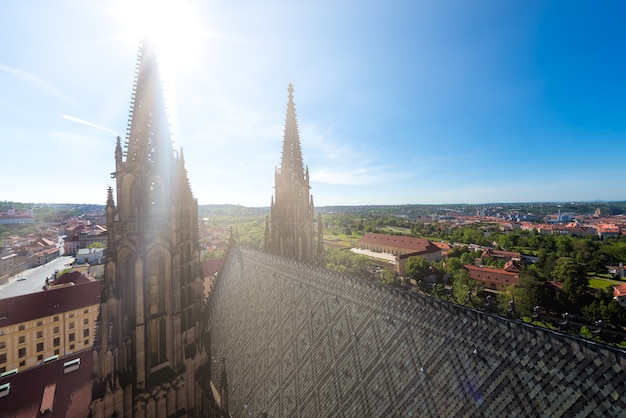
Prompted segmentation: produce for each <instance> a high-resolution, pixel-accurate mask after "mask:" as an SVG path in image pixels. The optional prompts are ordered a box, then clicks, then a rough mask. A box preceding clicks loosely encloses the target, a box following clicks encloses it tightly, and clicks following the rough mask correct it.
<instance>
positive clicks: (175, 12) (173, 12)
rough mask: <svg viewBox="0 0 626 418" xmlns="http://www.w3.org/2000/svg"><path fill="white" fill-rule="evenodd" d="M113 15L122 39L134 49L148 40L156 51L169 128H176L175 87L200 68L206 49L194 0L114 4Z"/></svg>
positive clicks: (118, 0) (126, 0)
mask: <svg viewBox="0 0 626 418" xmlns="http://www.w3.org/2000/svg"><path fill="white" fill-rule="evenodd" d="M111 6H112V7H113V10H112V12H113V15H114V17H115V19H116V20H117V21H118V22H119V24H120V25H121V30H122V32H123V33H122V34H121V35H122V37H123V38H124V39H127V40H128V42H129V43H130V44H131V47H133V48H137V47H138V46H139V42H140V40H141V39H144V38H149V39H150V41H151V43H152V45H154V46H155V47H156V50H157V55H158V61H159V72H160V73H161V81H162V83H163V86H164V88H165V92H166V98H167V102H168V108H169V111H168V113H169V117H170V124H173V125H174V126H176V125H177V112H176V108H177V103H176V97H177V84H180V82H181V80H184V79H185V78H186V76H187V75H188V74H189V72H190V71H197V70H198V68H199V67H200V63H199V57H200V56H201V55H202V52H203V49H204V48H206V45H205V40H206V39H207V35H206V33H207V30H206V24H205V25H203V24H202V23H201V17H202V15H203V13H202V10H201V3H200V2H199V1H197V0H116V1H115V2H114V3H112V4H111Z"/></svg>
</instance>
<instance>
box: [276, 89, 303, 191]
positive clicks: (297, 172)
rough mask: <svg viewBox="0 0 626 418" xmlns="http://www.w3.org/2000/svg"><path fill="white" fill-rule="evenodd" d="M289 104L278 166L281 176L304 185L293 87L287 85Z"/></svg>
mask: <svg viewBox="0 0 626 418" xmlns="http://www.w3.org/2000/svg"><path fill="white" fill-rule="evenodd" d="M287 91H288V92H289V102H288V103H287V117H286V120H285V135H284V138H283V157H282V161H281V165H280V169H281V174H282V175H283V176H284V177H285V178H290V179H292V181H294V182H298V183H299V184H304V182H305V178H304V167H303V164H302V149H301V147H300V133H299V132H298V121H297V119H296V106H295V104H294V103H293V85H292V84H291V83H289V86H288V87H287Z"/></svg>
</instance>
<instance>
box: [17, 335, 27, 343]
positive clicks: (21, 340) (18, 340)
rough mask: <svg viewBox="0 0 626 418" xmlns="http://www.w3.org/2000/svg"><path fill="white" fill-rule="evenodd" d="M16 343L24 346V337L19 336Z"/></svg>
mask: <svg viewBox="0 0 626 418" xmlns="http://www.w3.org/2000/svg"><path fill="white" fill-rule="evenodd" d="M17 342H18V343H19V344H24V343H25V342H26V337H25V336H23V335H20V337H19V338H18V339H17Z"/></svg>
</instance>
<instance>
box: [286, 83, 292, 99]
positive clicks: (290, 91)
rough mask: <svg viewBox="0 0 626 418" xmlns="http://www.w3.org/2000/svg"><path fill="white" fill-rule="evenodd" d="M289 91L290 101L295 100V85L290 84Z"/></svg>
mask: <svg viewBox="0 0 626 418" xmlns="http://www.w3.org/2000/svg"><path fill="white" fill-rule="evenodd" d="M287 91H288V92H289V100H292V99H293V84H291V83H289V86H287Z"/></svg>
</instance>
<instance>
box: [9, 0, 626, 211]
mask: <svg viewBox="0 0 626 418" xmlns="http://www.w3.org/2000/svg"><path fill="white" fill-rule="evenodd" d="M144 3H145V4H143V5H142V3H141V2H136V3H132V2H130V3H125V2H123V1H121V0H119V1H114V2H110V3H107V4H99V3H94V4H88V3H84V2H80V1H78V0H56V1H51V2H38V3H37V4H38V9H37V10H38V13H33V12H32V10H33V6H32V4H31V3H28V4H26V3H24V4H22V3H15V4H11V5H7V6H5V7H4V11H3V14H2V16H0V31H1V32H0V33H1V34H2V37H3V39H5V43H4V44H3V52H4V53H3V54H2V57H1V58H0V88H1V89H2V91H3V95H2V96H1V97H0V109H1V110H2V111H1V112H0V133H1V134H2V135H3V137H4V146H5V154H4V155H5V158H4V159H3V162H4V165H3V173H2V177H1V178H0V179H1V183H2V192H3V193H2V195H1V196H0V199H2V200H8V201H20V202H33V203H43V202H46V203H93V204H104V203H105V201H106V190H107V188H108V187H109V186H114V180H113V179H111V178H110V175H109V173H111V172H112V171H114V169H115V167H114V158H113V157H114V147H115V142H116V139H115V137H116V136H117V135H120V136H121V137H122V139H124V137H125V130H126V122H127V119H128V114H129V110H130V101H131V93H132V83H133V78H134V67H135V63H136V55H137V50H138V47H139V38H140V32H143V33H150V35H151V36H152V37H153V39H155V42H156V43H157V47H160V48H161V55H160V61H161V69H162V74H163V77H162V78H163V82H164V87H165V90H166V92H165V94H166V99H167V103H168V105H169V108H170V110H169V112H170V114H169V117H170V124H171V125H172V129H171V130H172V133H173V136H172V139H173V140H174V147H175V148H176V149H178V148H180V147H182V148H183V150H184V156H185V162H186V167H187V170H188V176H189V181H190V184H191V188H192V190H193V192H194V195H195V196H196V197H197V198H198V203H199V204H241V205H244V206H253V207H265V206H269V204H270V199H271V196H272V195H273V194H274V190H273V182H274V168H275V167H277V166H279V165H280V155H281V152H282V149H281V146H282V141H283V130H284V123H285V114H286V108H287V85H288V84H289V83H293V85H294V89H295V91H294V102H295V106H296V112H297V117H298V125H299V127H300V140H301V143H302V153H303V158H304V162H305V164H307V165H308V167H309V170H310V175H311V194H312V195H313V198H314V200H315V205H316V206H318V207H321V206H331V205H370V204H371V205H378V204H454V203H470V204H472V203H489V202H541V201H551V202H556V201H563V202H567V201H593V200H608V201H623V200H626V194H625V191H624V188H623V185H622V183H623V179H624V178H625V177H626V169H625V168H623V167H622V166H621V164H620V162H619V155H621V154H623V153H624V151H626V141H625V139H626V117H625V116H626V99H625V98H626V83H625V82H624V76H623V74H626V58H624V57H623V56H621V55H620V54H619V51H620V50H621V45H620V41H621V39H622V37H621V36H620V34H621V19H620V18H621V16H623V12H624V11H625V10H624V9H626V6H623V5H622V4H621V3H619V2H616V1H615V2H603V3H602V4H595V3H591V2H588V1H585V2H581V3H576V4H570V3H565V2H553V3H550V4H539V3H528V2H524V1H512V2H506V3H504V2H498V1H479V2H472V3H471V4H470V3H468V2H463V1H450V2H446V3H445V5H443V4H440V2H435V1H420V2H401V1H393V2H391V3H385V4H382V2H381V3H380V4H378V3H374V2H370V3H360V2H359V3H357V2H352V1H340V2H333V3H331V2H327V1H322V2H317V3H315V4H310V5H296V4H293V3H289V2H281V1H270V2H264V3H263V4H262V5H261V4H255V3H254V2H248V1H245V2H243V3H238V4H231V3H225V4H218V3H217V2H210V1H193V0H189V1H176V2H172V3H171V4H173V5H175V7H174V6H171V4H170V3H169V2H166V1H156V2H144ZM129 4H130V6H129ZM134 4H135V5H138V6H136V7H134V8H133V7H131V6H132V5H134ZM159 10H163V15H159V14H149V13H148V12H153V11H159ZM164 16H165V17H164ZM144 18H145V19H148V20H149V21H150V22H151V24H152V27H150V26H151V25H148V24H146V23H142V19H144ZM155 26H156V29H155ZM613 156H617V158H612V157H613ZM614 160H615V161H614Z"/></svg>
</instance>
